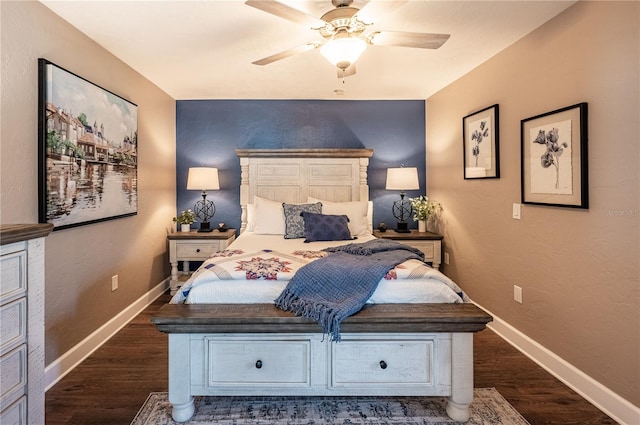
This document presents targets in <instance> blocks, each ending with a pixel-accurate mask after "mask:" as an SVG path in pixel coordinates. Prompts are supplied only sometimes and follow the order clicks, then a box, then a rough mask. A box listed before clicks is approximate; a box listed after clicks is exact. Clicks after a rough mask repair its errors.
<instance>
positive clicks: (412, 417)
mask: <svg viewBox="0 0 640 425" xmlns="http://www.w3.org/2000/svg"><path fill="white" fill-rule="evenodd" d="M473 397H474V398H473V403H472V404H471V418H470V419H469V421H468V422H467V424H468V425H528V424H529V423H528V422H527V421H526V420H525V419H524V418H523V417H522V416H521V415H520V413H518V412H517V411H516V410H515V409H514V408H513V406H511V405H510V404H509V403H508V402H507V401H506V400H505V399H504V398H503V397H502V396H501V395H500V393H499V392H498V391H497V390H496V389H495V388H476V389H475V390H474V392H473ZM194 398H195V407H196V412H195V414H194V415H193V417H192V418H191V420H189V421H188V422H184V424H189V425H209V424H216V425H217V424H221V425H329V424H331V425H400V424H410V425H418V424H420V425H423V424H455V423H458V422H455V421H454V420H452V419H451V418H449V417H448V416H447V413H446V412H445V399H444V397H236V396H229V397H194ZM174 424H177V422H174V421H173V420H172V419H171V404H170V403H169V400H168V397H167V393H151V394H150V395H149V397H148V398H147V401H146V402H145V403H144V405H143V406H142V408H141V409H140V411H139V412H138V414H137V415H136V417H135V418H134V419H133V422H131V425H174Z"/></svg>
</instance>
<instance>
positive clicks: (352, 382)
mask: <svg viewBox="0 0 640 425" xmlns="http://www.w3.org/2000/svg"><path fill="white" fill-rule="evenodd" d="M433 345H434V342H433V340H429V339H425V340H367V339H358V340H348V339H344V338H343V340H342V341H341V342H339V343H337V344H332V355H331V383H332V386H334V387H362V386H369V385H371V386H374V385H380V384H388V385H394V384H399V385H408V384H409V385H415V384H420V385H430V384H431V381H432V359H433Z"/></svg>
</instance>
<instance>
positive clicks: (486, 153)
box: [462, 104, 500, 180]
mask: <svg viewBox="0 0 640 425" xmlns="http://www.w3.org/2000/svg"><path fill="white" fill-rule="evenodd" d="M499 109H500V108H499V106H498V104H495V105H491V106H489V107H487V108H484V109H481V110H479V111H477V112H474V113H472V114H469V115H467V116H466V117H464V118H462V139H463V161H464V162H463V163H464V178H465V180H468V179H498V178H500V113H499Z"/></svg>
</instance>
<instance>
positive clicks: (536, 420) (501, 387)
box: [33, 295, 616, 425]
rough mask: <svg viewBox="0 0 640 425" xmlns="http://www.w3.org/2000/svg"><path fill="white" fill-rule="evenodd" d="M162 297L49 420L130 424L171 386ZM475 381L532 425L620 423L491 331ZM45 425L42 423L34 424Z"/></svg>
mask: <svg viewBox="0 0 640 425" xmlns="http://www.w3.org/2000/svg"><path fill="white" fill-rule="evenodd" d="M168 300H169V296H168V295H164V296H162V297H160V298H159V299H158V300H157V301H156V302H154V303H153V304H152V305H151V306H149V307H148V308H146V309H145V310H144V311H143V312H142V313H141V314H140V315H139V316H138V317H136V318H135V319H134V320H133V321H131V323H129V324H128V325H127V326H125V327H124V328H123V329H122V330H121V331H120V332H118V333H117V334H116V335H115V336H114V337H113V338H111V339H110V340H109V341H108V342H107V343H105V344H104V345H103V346H102V347H101V348H100V349H98V350H96V352H95V353H93V354H92V355H91V356H90V357H89V358H87V359H86V360H85V361H84V362H82V363H81V364H80V365H78V367H76V368H75V369H74V370H73V371H71V372H70V373H69V374H68V375H67V376H65V377H64V378H63V379H62V380H61V381H60V382H58V383H57V384H56V385H55V386H54V387H53V388H51V389H50V390H49V391H48V392H47V394H46V425H62V424H66V425H103V424H104V425H107V424H108V425H128V424H129V423H130V422H131V420H132V419H133V417H134V416H135V415H136V413H137V412H138V409H139V408H140V406H142V404H143V403H144V401H145V400H146V398H147V396H148V395H149V393H150V392H154V391H167V336H166V335H165V334H162V333H160V332H158V331H157V330H156V328H155V326H154V325H153V324H151V322H150V320H149V319H150V317H151V316H152V315H153V314H154V312H155V311H156V310H157V309H158V308H160V306H162V304H164V303H166V302H168ZM474 341H475V342H474V350H475V360H474V363H475V374H474V375H475V387H477V388H483V387H495V388H496V389H497V390H498V391H499V392H500V393H501V394H502V395H503V397H504V398H506V399H507V400H508V401H509V402H510V403H511V404H512V405H513V406H514V407H515V408H516V409H517V410H518V411H519V412H520V413H521V414H522V415H523V416H524V417H525V418H526V419H527V420H528V421H529V422H530V423H531V424H532V425H537V424H563V425H565V424H576V425H577V424H580V425H589V424H593V425H595V424H598V425H606V424H615V423H616V422H615V421H613V420H612V419H610V418H609V417H607V416H606V415H605V414H603V413H602V412H601V411H600V410H598V409H597V408H595V407H594V406H593V405H591V404H590V403H588V402H587V401H585V400H584V399H583V398H581V397H580V396H579V395H578V394H576V393H575V392H574V391H572V390H570V389H569V388H568V387H567V386H565V385H564V384H562V383H561V382H560V381H558V380H557V379H555V378H554V377H553V376H551V375H549V374H548V373H547V372H545V371H544V370H543V369H542V368H540V367H539V366H537V365H536V364H535V363H533V362H532V361H531V360H529V359H528V358H527V357H526V356H524V355H523V354H521V353H520V352H519V351H517V350H516V349H515V348H513V347H511V346H510V345H509V344H508V343H506V342H505V341H504V340H502V339H501V338H500V337H498V336H497V335H496V334H495V333H493V332H492V331H490V330H485V331H483V332H480V333H478V334H476V336H475V338H474ZM33 425H38V424H33Z"/></svg>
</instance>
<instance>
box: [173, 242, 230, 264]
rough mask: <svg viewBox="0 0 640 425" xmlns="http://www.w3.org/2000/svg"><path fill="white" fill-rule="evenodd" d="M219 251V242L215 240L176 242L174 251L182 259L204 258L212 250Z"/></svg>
mask: <svg viewBox="0 0 640 425" xmlns="http://www.w3.org/2000/svg"><path fill="white" fill-rule="evenodd" d="M218 251H220V244H219V243H217V242H207V243H186V242H178V243H177V244H176V253H177V255H178V258H180V259H182V260H206V259H207V258H209V257H210V256H211V254H213V253H214V252H218Z"/></svg>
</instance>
